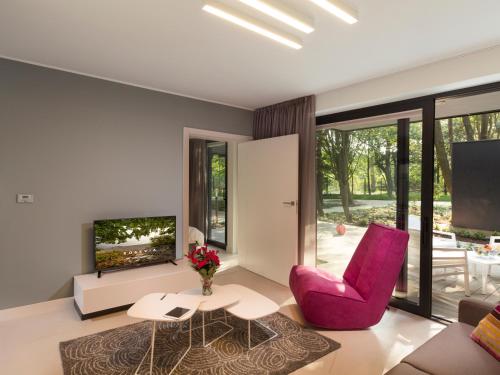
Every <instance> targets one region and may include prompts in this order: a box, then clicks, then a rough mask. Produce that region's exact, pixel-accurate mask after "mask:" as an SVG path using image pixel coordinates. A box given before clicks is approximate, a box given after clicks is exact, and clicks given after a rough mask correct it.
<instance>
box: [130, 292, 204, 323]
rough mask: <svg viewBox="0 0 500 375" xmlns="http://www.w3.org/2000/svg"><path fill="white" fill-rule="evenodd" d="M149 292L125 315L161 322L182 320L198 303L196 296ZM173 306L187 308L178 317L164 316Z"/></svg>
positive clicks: (189, 314)
mask: <svg viewBox="0 0 500 375" xmlns="http://www.w3.org/2000/svg"><path fill="white" fill-rule="evenodd" d="M164 295H165V293H151V294H147V295H145V296H144V297H142V298H141V299H140V300H139V301H137V302H136V303H134V305H133V306H132V307H131V308H130V309H128V311H127V315H128V316H130V317H132V318H138V319H147V320H155V321H161V322H182V321H185V320H187V319H189V318H191V317H192V316H193V314H194V313H195V312H196V309H197V308H198V306H199V305H200V302H201V299H200V297H198V296H190V295H180V294H173V293H168V294H166V295H165V298H163V299H161V298H162V297H163V296H164ZM175 307H183V308H185V309H189V310H191V311H189V312H188V313H186V314H184V315H183V316H182V317H181V318H180V319H175V318H169V317H166V316H165V314H166V313H167V312H169V311H170V310H172V309H173V308H175Z"/></svg>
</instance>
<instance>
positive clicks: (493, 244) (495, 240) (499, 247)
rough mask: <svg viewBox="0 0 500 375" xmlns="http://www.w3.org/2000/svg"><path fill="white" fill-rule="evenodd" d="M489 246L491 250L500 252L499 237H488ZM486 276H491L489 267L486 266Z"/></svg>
mask: <svg viewBox="0 0 500 375" xmlns="http://www.w3.org/2000/svg"><path fill="white" fill-rule="evenodd" d="M490 245H491V247H492V248H493V249H497V250H500V236H490ZM488 275H491V266H488Z"/></svg>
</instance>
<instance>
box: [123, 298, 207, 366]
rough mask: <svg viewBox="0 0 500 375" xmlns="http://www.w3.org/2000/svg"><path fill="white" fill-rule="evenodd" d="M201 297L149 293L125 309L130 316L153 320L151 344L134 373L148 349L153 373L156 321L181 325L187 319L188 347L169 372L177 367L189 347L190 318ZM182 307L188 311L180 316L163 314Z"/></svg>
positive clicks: (190, 336)
mask: <svg viewBox="0 0 500 375" xmlns="http://www.w3.org/2000/svg"><path fill="white" fill-rule="evenodd" d="M200 302H201V299H200V297H199V296H194V295H179V294H172V293H169V294H166V293H151V294H148V295H145V296H144V297H142V298H141V299H139V301H137V302H136V303H134V304H133V305H132V307H131V308H130V309H128V311H127V315H128V316H130V317H132V318H137V319H146V320H151V321H152V322H153V329H152V333H151V346H150V347H149V349H148V351H147V352H146V354H145V355H144V357H143V358H142V361H141V363H140V364H139V366H138V367H137V370H136V371H135V374H137V373H138V371H139V369H140V368H141V366H142V363H143V362H144V360H145V359H146V357H147V355H148V353H149V351H150V350H151V360H150V363H149V373H150V374H152V373H153V356H154V349H155V333H156V322H176V323H180V324H181V325H182V323H183V322H185V321H186V320H188V319H189V347H188V348H187V350H186V351H185V352H184V354H183V355H182V357H181V358H180V359H179V361H177V363H176V365H175V366H174V367H173V368H172V370H171V371H170V372H169V374H171V373H172V372H174V370H175V369H176V368H177V366H178V365H179V363H181V361H182V360H183V359H184V357H185V356H186V354H187V353H188V352H189V350H190V349H191V342H192V333H191V328H192V325H191V318H192V317H193V315H194V313H195V312H196V309H197V308H198V306H199V305H200ZM176 307H182V308H185V309H188V310H189V311H188V312H187V313H186V314H184V315H183V316H182V317H181V318H179V319H176V318H170V317H167V316H165V314H166V313H167V312H169V311H170V310H172V309H174V308H176Z"/></svg>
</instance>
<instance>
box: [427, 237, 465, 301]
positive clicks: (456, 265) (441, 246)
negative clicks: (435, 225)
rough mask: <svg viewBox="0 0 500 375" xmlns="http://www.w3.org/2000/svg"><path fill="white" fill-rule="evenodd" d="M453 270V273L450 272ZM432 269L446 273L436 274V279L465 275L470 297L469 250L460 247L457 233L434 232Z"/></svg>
mask: <svg viewBox="0 0 500 375" xmlns="http://www.w3.org/2000/svg"><path fill="white" fill-rule="evenodd" d="M449 268H452V269H453V271H448V269H449ZM432 269H433V270H435V269H436V270H437V269H442V270H443V271H444V272H442V273H439V274H434V273H433V276H435V277H443V278H446V277H447V276H453V275H464V289H465V295H466V296H470V287H469V265H468V263H467V249H461V248H459V247H458V244H457V238H456V236H455V233H449V232H442V231H438V230H434V231H433V238H432Z"/></svg>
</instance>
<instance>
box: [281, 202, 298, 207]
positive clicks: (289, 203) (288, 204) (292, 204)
mask: <svg viewBox="0 0 500 375" xmlns="http://www.w3.org/2000/svg"><path fill="white" fill-rule="evenodd" d="M283 204H284V205H285V206H290V207H294V206H295V201H285V202H283Z"/></svg>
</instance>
